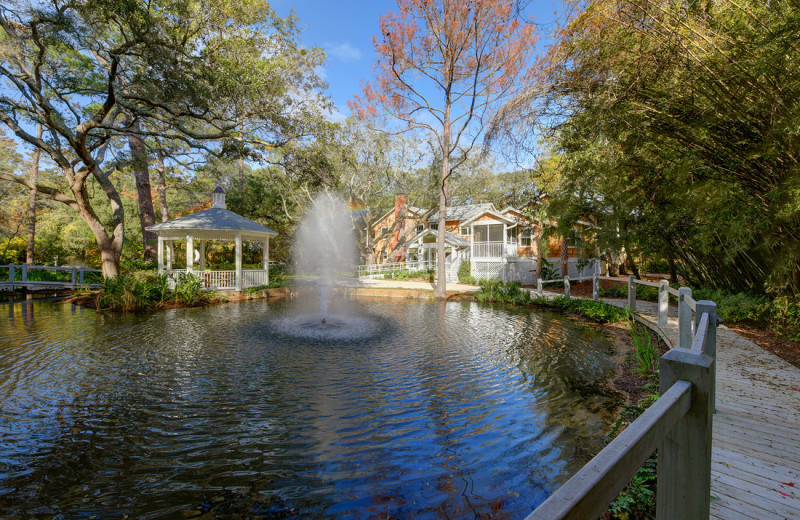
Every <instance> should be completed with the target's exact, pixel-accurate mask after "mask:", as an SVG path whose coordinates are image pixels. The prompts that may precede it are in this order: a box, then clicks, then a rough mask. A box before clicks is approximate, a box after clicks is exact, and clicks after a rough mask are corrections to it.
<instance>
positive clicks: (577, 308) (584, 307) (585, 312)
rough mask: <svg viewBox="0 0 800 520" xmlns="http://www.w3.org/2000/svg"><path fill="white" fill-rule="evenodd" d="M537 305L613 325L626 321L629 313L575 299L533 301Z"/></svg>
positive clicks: (604, 304)
mask: <svg viewBox="0 0 800 520" xmlns="http://www.w3.org/2000/svg"><path fill="white" fill-rule="evenodd" d="M531 301H532V303H534V304H536V305H541V306H543V307H555V308H556V309H560V310H563V311H566V312H572V313H575V314H577V315H579V316H582V317H584V318H586V319H588V320H591V321H594V322H597V323H613V322H616V321H620V320H623V319H625V316H626V315H627V311H625V309H621V308H619V307H614V306H613V305H610V304H608V303H605V302H596V301H594V300H579V299H575V298H569V299H567V298H563V297H561V298H555V299H553V300H548V299H546V298H536V299H534V300H531Z"/></svg>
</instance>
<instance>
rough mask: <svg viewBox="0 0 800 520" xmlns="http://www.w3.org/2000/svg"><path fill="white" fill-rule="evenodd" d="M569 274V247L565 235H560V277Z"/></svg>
mask: <svg viewBox="0 0 800 520" xmlns="http://www.w3.org/2000/svg"><path fill="white" fill-rule="evenodd" d="M568 275H569V247H567V237H561V278H564V277H565V276H568Z"/></svg>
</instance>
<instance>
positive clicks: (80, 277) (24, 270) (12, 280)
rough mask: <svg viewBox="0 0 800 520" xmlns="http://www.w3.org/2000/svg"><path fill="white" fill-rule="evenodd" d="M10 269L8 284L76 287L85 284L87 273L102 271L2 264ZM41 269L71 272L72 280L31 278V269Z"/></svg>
mask: <svg viewBox="0 0 800 520" xmlns="http://www.w3.org/2000/svg"><path fill="white" fill-rule="evenodd" d="M3 268H5V269H8V285H12V286H16V285H23V284H24V285H26V286H35V285H50V286H54V285H62V286H65V287H67V286H70V287H72V288H75V287H76V286H78V285H84V284H85V279H86V273H101V272H102V271H101V270H100V269H90V268H88V267H70V266H65V267H54V266H49V265H27V264H16V265H15V264H6V265H0V269H3ZM17 269H19V271H20V274H21V279H20V280H17V279H16V277H17V274H16V271H17ZM34 270H39V271H52V272H67V273H71V277H70V281H69V282H67V281H66V280H63V281H61V280H53V281H37V280H29V279H28V273H29V272H30V271H34Z"/></svg>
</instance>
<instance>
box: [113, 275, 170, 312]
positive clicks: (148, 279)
mask: <svg viewBox="0 0 800 520" xmlns="http://www.w3.org/2000/svg"><path fill="white" fill-rule="evenodd" d="M168 292H169V289H168V280H167V276H166V275H158V274H155V273H152V272H150V271H137V272H133V273H131V274H127V275H120V276H117V277H114V278H109V279H106V280H103V281H102V285H101V288H100V295H99V297H98V299H97V306H98V308H101V309H114V310H121V311H125V312H131V311H139V310H144V309H152V308H156V307H159V306H160V305H161V304H162V303H164V301H165V300H166V298H167V295H168Z"/></svg>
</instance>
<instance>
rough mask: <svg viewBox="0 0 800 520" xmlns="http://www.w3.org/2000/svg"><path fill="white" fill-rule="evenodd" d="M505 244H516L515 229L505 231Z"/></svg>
mask: <svg viewBox="0 0 800 520" xmlns="http://www.w3.org/2000/svg"><path fill="white" fill-rule="evenodd" d="M506 242H508V243H510V244H516V243H517V228H516V227H513V228H510V229H506Z"/></svg>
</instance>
